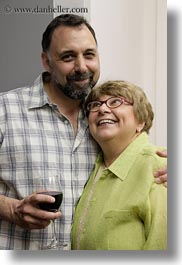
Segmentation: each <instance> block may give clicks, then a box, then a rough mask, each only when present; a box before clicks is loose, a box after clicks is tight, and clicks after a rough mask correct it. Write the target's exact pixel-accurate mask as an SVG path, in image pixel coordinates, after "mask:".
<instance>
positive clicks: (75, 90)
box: [55, 73, 96, 100]
mask: <svg viewBox="0 0 182 265" xmlns="http://www.w3.org/2000/svg"><path fill="white" fill-rule="evenodd" d="M85 79H88V83H86V84H83V85H79V84H75V82H74V81H81V80H85ZM55 81H56V86H57V87H58V88H59V89H60V90H61V91H62V92H63V93H64V95H65V96H67V97H69V98H71V99H77V100H83V99H85V97H86V96H88V94H89V93H90V91H91V89H92V88H93V87H94V86H95V84H96V82H95V81H93V73H83V74H81V73H76V74H74V75H69V76H68V77H67V84H66V85H64V86H63V85H61V84H60V83H59V82H58V81H57V79H56V78H55Z"/></svg>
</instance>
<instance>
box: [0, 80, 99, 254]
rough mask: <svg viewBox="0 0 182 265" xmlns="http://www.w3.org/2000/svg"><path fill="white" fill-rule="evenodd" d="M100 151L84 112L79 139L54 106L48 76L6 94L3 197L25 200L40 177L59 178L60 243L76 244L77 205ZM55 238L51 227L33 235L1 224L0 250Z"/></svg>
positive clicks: (1, 140) (1, 122) (1, 116)
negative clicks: (45, 84) (73, 241)
mask: <svg viewBox="0 0 182 265" xmlns="http://www.w3.org/2000/svg"><path fill="white" fill-rule="evenodd" d="M97 153H98V146H97V145H96V143H95V142H94V140H93V139H92V138H91V136H90V134H89V129H88V123H87V119H86V117H85V116H84V113H83V111H82V110H80V113H79V117H78V133H77V135H76V137H75V134H74V131H73V128H72V125H71V124H70V122H69V120H68V119H67V118H66V117H65V116H63V115H62V114H61V113H60V112H59V111H58V109H57V107H56V105H54V104H50V103H49V100H48V97H47V94H46V93H45V91H44V88H43V81H42V76H39V77H38V78H37V80H36V81H35V83H34V84H33V86H32V87H24V88H18V89H15V90H12V91H10V92H8V93H2V94H1V95H0V195H5V196H8V197H12V198H16V199H22V198H24V197H26V196H28V195H30V194H31V193H32V192H33V191H35V190H36V185H35V183H36V179H38V178H39V177H40V176H41V177H43V178H46V176H48V174H56V175H58V176H59V177H60V181H61V184H62V186H63V196H64V199H63V203H62V206H61V211H62V217H61V218H60V219H58V220H56V230H57V235H58V240H59V241H60V242H64V243H69V242H70V231H71V225H72V219H73V214H74V206H75V203H76V201H77V200H78V198H79V197H80V195H81V193H82V190H83V187H84V185H85V182H86V181H87V179H88V176H89V174H90V172H91V170H92V168H93V166H94V162H95V159H96V156H97ZM50 240H51V227H50V226H48V227H47V228H45V229H40V230H31V231H28V230H25V229H22V228H20V227H19V226H17V225H15V224H13V223H9V222H6V221H3V220H0V249H32V250H33V249H40V248H41V247H42V246H43V245H46V244H48V243H50Z"/></svg>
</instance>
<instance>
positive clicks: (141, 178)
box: [72, 133, 167, 250]
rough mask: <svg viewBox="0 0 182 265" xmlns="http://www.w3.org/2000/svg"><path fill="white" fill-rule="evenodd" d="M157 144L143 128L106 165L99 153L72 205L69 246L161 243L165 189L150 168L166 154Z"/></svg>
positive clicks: (120, 247)
mask: <svg viewBox="0 0 182 265" xmlns="http://www.w3.org/2000/svg"><path fill="white" fill-rule="evenodd" d="M156 150H159V147H155V146H154V145H152V144H151V143H150V142H149V139H148V135H147V134H146V133H142V134H141V135H140V136H138V137H137V138H136V139H135V140H134V141H133V142H132V143H131V144H130V145H129V146H128V147H127V148H126V149H125V150H124V152H122V153H121V155H120V156H119V157H118V158H117V159H116V160H115V161H114V162H113V163H112V164H111V165H110V166H109V167H108V168H105V169H103V170H102V165H103V158H102V154H99V155H98V158H97V161H96V164H95V168H94V170H93V172H92V173H91V176H90V178H89V180H88V182H87V184H86V186H85V188H84V191H83V193H82V196H81V198H80V200H79V202H78V204H77V207H76V211H75V216H74V223H73V226H72V249H85V250H91V249H93V250H94V249H95V250H165V249H166V247H167V189H166V188H165V187H164V185H162V184H161V185H159V184H156V183H154V177H153V172H154V171H155V170H156V169H158V168H162V167H165V166H166V163H167V161H166V160H167V159H166V158H161V157H159V156H158V155H156V153H155V152H156ZM98 170H100V173H99V176H98ZM96 176H97V177H96Z"/></svg>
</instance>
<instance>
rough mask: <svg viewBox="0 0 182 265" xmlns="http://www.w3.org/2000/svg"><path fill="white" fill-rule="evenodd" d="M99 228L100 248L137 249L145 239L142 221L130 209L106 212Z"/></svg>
mask: <svg viewBox="0 0 182 265" xmlns="http://www.w3.org/2000/svg"><path fill="white" fill-rule="evenodd" d="M99 229H100V239H98V241H100V242H102V249H103V248H104V249H110V250H138V249H141V248H142V246H143V242H144V240H145V235H144V227H143V223H142V222H141V220H140V219H139V218H138V216H137V214H136V213H135V212H134V211H132V210H111V211H108V212H106V213H105V214H104V215H103V218H102V221H101V222H100V224H99ZM98 233H99V231H98Z"/></svg>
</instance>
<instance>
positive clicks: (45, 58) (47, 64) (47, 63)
mask: <svg viewBox="0 0 182 265" xmlns="http://www.w3.org/2000/svg"><path fill="white" fill-rule="evenodd" d="M41 59H42V64H43V67H44V69H45V70H46V71H47V72H49V73H50V72H51V64H50V59H49V57H48V55H47V53H45V52H42V54H41Z"/></svg>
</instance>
